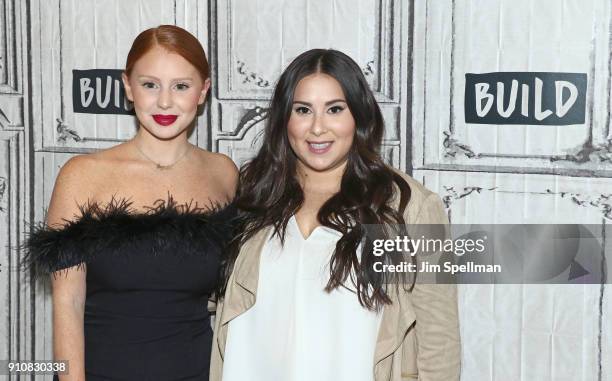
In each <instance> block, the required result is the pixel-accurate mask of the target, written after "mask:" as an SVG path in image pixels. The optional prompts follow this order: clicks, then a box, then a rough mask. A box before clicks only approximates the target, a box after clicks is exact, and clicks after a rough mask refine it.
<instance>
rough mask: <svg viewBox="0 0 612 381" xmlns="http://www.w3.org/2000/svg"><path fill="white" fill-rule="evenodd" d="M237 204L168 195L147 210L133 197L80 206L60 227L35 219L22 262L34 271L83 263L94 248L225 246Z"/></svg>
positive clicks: (192, 251)
mask: <svg viewBox="0 0 612 381" xmlns="http://www.w3.org/2000/svg"><path fill="white" fill-rule="evenodd" d="M235 215H236V208H235V207H234V205H233V204H227V205H220V204H212V207H211V208H207V209H204V208H199V207H197V204H196V203H193V202H190V203H185V204H178V203H177V202H176V201H174V199H173V198H172V197H171V196H168V199H167V200H161V199H160V200H158V201H156V202H155V203H154V204H153V205H152V206H150V207H147V208H146V211H145V212H136V211H135V210H134V209H133V208H132V202H131V201H130V200H126V199H119V198H114V197H113V198H112V199H111V201H110V202H109V203H107V204H102V205H101V204H99V203H95V202H94V203H87V204H85V205H82V206H79V214H78V215H76V216H75V218H74V219H73V220H64V222H65V224H64V225H63V226H62V227H51V226H49V225H47V224H46V223H44V222H40V223H38V224H34V225H32V227H31V230H30V233H29V235H28V237H27V239H26V241H25V243H24V244H23V246H22V249H23V250H24V251H25V257H24V258H25V259H24V265H25V266H27V267H33V268H34V273H35V275H36V276H40V275H44V274H50V273H54V272H56V271H59V270H64V269H67V268H70V267H74V266H77V267H78V268H83V266H84V265H86V264H87V262H89V261H91V260H93V259H94V258H95V257H96V255H97V254H98V253H104V255H107V254H109V253H111V254H112V253H125V254H126V255H129V253H130V252H133V250H140V251H142V250H143V247H145V248H147V250H149V249H150V251H151V255H156V254H157V253H160V252H163V251H167V250H172V253H176V255H206V252H207V251H209V248H210V247H211V246H210V245H213V246H217V247H220V248H222V249H224V248H225V245H226V244H227V243H228V241H229V240H230V239H231V238H232V237H233V230H234V220H235Z"/></svg>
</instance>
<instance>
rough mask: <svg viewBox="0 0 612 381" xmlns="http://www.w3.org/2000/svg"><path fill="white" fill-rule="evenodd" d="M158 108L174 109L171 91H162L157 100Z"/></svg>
mask: <svg viewBox="0 0 612 381" xmlns="http://www.w3.org/2000/svg"><path fill="white" fill-rule="evenodd" d="M157 106H158V107H159V108H161V109H167V108H170V107H172V94H170V90H165V89H162V90H160V92H159V97H158V98H157Z"/></svg>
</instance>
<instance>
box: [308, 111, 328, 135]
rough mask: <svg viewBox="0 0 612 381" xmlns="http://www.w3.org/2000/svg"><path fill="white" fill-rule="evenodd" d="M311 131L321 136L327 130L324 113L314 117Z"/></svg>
mask: <svg viewBox="0 0 612 381" xmlns="http://www.w3.org/2000/svg"><path fill="white" fill-rule="evenodd" d="M310 132H311V133H312V134H313V135H314V136H321V135H323V134H324V133H325V132H327V129H326V128H325V123H324V120H323V116H322V115H315V116H314V118H313V120H312V125H311V126H310Z"/></svg>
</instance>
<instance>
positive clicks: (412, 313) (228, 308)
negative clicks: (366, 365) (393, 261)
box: [210, 174, 461, 381]
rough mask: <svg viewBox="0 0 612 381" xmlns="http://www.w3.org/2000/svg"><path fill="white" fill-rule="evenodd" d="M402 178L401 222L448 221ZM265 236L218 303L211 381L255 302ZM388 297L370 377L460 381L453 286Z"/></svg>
mask: <svg viewBox="0 0 612 381" xmlns="http://www.w3.org/2000/svg"><path fill="white" fill-rule="evenodd" d="M402 176H403V177H404V179H405V180H406V181H407V182H408V184H409V185H410V188H411V191H412V193H411V199H410V202H409V203H408V206H407V207H406V211H405V214H404V219H405V221H406V223H411V224H446V223H448V219H447V216H446V214H445V213H444V207H443V205H442V202H441V200H440V198H439V197H438V195H436V194H435V193H432V192H430V191H429V190H427V189H426V188H425V187H423V186H422V185H421V184H420V183H418V182H417V181H416V180H414V179H413V178H411V177H409V176H407V175H404V174H402ZM268 235H269V229H263V230H262V231H260V232H259V233H258V234H256V235H255V236H254V237H253V238H251V239H250V240H249V241H247V242H245V244H244V245H243V246H242V248H241V249H240V253H239V255H238V258H237V260H236V263H235V267H234V272H233V273H232V275H231V276H230V279H229V283H228V286H227V290H226V293H225V298H224V299H223V300H222V301H221V302H220V303H218V305H217V308H216V310H217V312H216V317H215V330H214V337H213V348H212V358H211V367H210V380H211V381H221V378H222V375H223V355H224V351H225V342H226V338H227V329H228V323H229V322H230V321H231V320H232V319H234V318H235V317H237V316H239V315H240V314H242V313H244V312H245V311H246V310H248V309H249V308H251V307H252V306H253V305H254V304H255V301H256V299H257V282H258V276H259V258H260V254H261V251H262V247H263V245H264V243H265V239H266V237H268ZM391 296H392V299H393V304H391V305H385V306H384V308H383V316H382V321H381V324H380V328H379V332H378V339H377V342H376V348H375V353H374V368H373V370H372V371H373V373H374V379H375V380H376V381H407V380H419V381H455V380H459V374H460V358H461V353H460V352H461V350H460V340H459V320H458V316H457V290H456V286H455V285H427V284H417V285H416V286H415V288H414V289H413V290H412V292H407V291H404V290H403V288H400V289H399V294H398V293H397V292H394V293H393V294H392V295H391ZM245 381H248V380H245ZM270 381H284V380H270ZM313 381H314V380H313ZM317 381H318V380H317Z"/></svg>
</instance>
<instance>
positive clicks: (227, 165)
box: [196, 148, 238, 198]
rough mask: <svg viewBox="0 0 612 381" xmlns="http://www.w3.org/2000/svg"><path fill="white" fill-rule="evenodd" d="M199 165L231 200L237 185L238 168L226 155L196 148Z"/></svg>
mask: <svg viewBox="0 0 612 381" xmlns="http://www.w3.org/2000/svg"><path fill="white" fill-rule="evenodd" d="M196 153H197V155H198V157H199V160H200V164H201V166H202V167H203V168H206V169H207V172H208V175H209V176H210V177H211V178H213V179H214V181H215V182H218V183H219V184H221V185H222V186H223V188H224V189H225V192H226V193H227V194H228V195H230V197H229V198H233V195H234V193H235V191H236V186H237V185H238V167H237V166H236V164H235V163H234V161H233V160H232V159H231V158H229V157H228V156H227V155H224V154H222V153H217V152H210V151H206V150H204V149H201V148H196Z"/></svg>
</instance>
